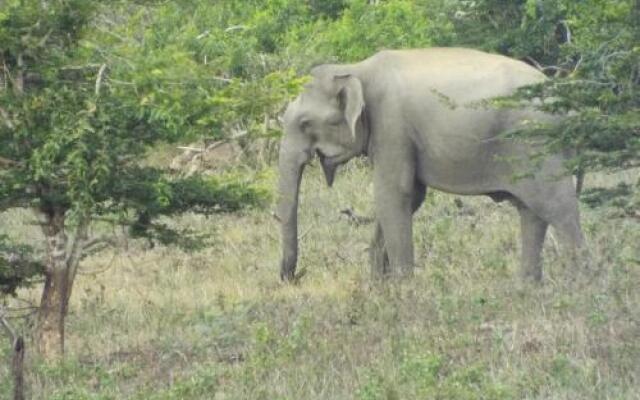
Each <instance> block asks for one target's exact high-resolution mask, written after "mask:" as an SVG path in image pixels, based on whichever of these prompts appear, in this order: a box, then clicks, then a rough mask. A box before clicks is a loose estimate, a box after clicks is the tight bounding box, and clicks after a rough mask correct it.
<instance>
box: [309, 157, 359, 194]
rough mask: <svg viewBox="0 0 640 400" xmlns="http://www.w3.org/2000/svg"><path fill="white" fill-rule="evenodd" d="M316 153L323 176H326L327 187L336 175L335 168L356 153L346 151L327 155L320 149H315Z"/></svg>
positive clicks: (331, 183)
mask: <svg viewBox="0 0 640 400" xmlns="http://www.w3.org/2000/svg"><path fill="white" fill-rule="evenodd" d="M316 154H317V155H318V158H319V159H320V165H322V172H324V177H325V178H326V180H327V185H328V186H329V187H331V186H332V185H333V180H334V178H335V177H336V170H337V169H338V167H339V166H340V165H342V164H344V163H346V162H347V161H349V160H350V159H352V158H353V157H354V156H356V153H354V152H352V151H347V152H345V153H343V154H338V155H336V156H327V155H325V154H324V153H323V152H321V151H320V150H316Z"/></svg>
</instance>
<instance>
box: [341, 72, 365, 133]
mask: <svg viewBox="0 0 640 400" xmlns="http://www.w3.org/2000/svg"><path fill="white" fill-rule="evenodd" d="M334 79H335V80H336V81H337V82H338V85H339V87H340V89H339V91H338V101H339V103H340V107H341V108H342V110H343V112H344V117H345V119H346V120H347V123H348V124H349V129H350V131H351V137H352V139H353V140H355V139H356V126H357V123H358V119H359V118H360V115H361V114H362V111H363V110H364V96H363V94H362V83H360V79H358V78H356V77H355V76H352V75H349V74H348V75H336V76H335V77H334Z"/></svg>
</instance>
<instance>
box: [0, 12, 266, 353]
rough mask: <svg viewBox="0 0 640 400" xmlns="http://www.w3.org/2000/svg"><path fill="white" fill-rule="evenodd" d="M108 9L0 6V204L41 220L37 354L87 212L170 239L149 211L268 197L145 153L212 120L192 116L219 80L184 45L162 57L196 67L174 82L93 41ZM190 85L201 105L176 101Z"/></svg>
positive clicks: (246, 182) (89, 241) (64, 300)
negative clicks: (201, 71) (166, 166)
mask: <svg viewBox="0 0 640 400" xmlns="http://www.w3.org/2000/svg"><path fill="white" fill-rule="evenodd" d="M114 4H115V3H114ZM121 6H122V7H131V6H130V5H128V4H127V3H126V2H124V3H122V4H121ZM138 11H140V12H142V11H143V10H138ZM109 12H111V9H107V8H104V9H101V8H100V7H99V2H93V1H86V0H45V1H42V0H7V1H4V2H3V7H2V11H0V43H2V47H1V48H0V65H1V66H2V67H1V68H2V71H1V72H2V74H1V76H2V81H1V82H0V83H1V84H2V85H1V88H0V160H1V164H0V210H6V209H8V208H14V207H22V208H29V209H33V210H34V211H35V214H36V216H37V218H38V223H39V225H40V226H41V228H42V232H43V237H44V239H45V243H43V246H42V247H44V250H45V251H44V253H45V255H46V256H45V259H44V260H43V262H42V264H43V266H44V268H43V270H42V273H43V275H44V280H45V282H44V287H43V292H42V298H41V302H40V306H39V310H38V315H37V324H36V330H35V334H34V337H35V340H36V346H37V350H38V351H39V353H40V354H41V355H43V356H44V357H47V358H57V357H60V356H61V355H62V354H63V352H64V321H65V316H66V314H67V309H68V302H69V298H70V296H71V293H72V288H73V282H74V279H75V276H76V273H77V270H78V266H79V263H80V261H81V260H82V258H83V256H84V255H86V254H87V252H90V251H91V250H92V248H94V246H95V245H96V244H97V243H98V242H99V241H100V238H92V237H90V226H91V223H92V222H93V221H95V219H96V218H101V219H110V220H113V221H114V222H115V223H118V224H122V225H126V226H129V227H130V231H131V232H132V233H133V234H136V235H144V236H147V237H151V238H153V239H157V240H162V241H166V242H176V241H177V240H179V239H181V238H183V237H184V236H183V235H181V234H180V233H179V232H177V231H176V230H175V228H171V227H170V226H168V225H166V224H162V223H159V222H158V218H159V217H161V216H166V215H175V214H179V213H183V212H186V211H195V212H200V213H217V212H229V211H235V210H238V209H240V208H242V207H245V206H251V205H258V204H261V203H263V202H264V201H265V199H266V198H267V197H268V191H267V190H266V189H265V188H263V187H261V186H260V185H259V184H256V182H255V180H254V179H252V178H251V177H247V176H239V175H234V176H227V177H215V176H202V175H195V176H190V177H187V178H185V177H180V176H172V175H170V174H168V173H167V171H165V170H163V169H161V168H158V167H153V166H150V165H148V163H145V162H144V160H145V158H146V154H147V153H148V151H149V150H150V149H151V148H152V147H153V146H154V145H155V144H157V143H160V142H166V141H168V142H173V141H176V140H180V139H184V138H185V137H195V136H197V135H198V134H199V133H201V132H202V131H204V130H206V129H207V128H208V129H211V124H212V123H213V122H212V121H210V120H206V119H205V120H204V121H202V122H199V119H198V118H200V117H202V116H204V113H205V112H206V111H207V110H210V109H211V107H210V104H208V103H207V102H206V100H207V99H209V98H212V97H214V96H215V92H217V91H218V89H219V88H220V87H219V84H218V83H216V82H214V81H212V80H210V79H209V80H200V79H197V78H200V76H198V75H197V72H198V70H197V68H195V67H194V64H195V61H193V59H191V58H188V57H185V58H184V59H180V58H179V57H184V56H185V55H184V54H183V53H181V54H178V58H177V59H176V58H174V59H170V60H165V62H166V65H169V64H171V65H172V67H173V68H180V66H176V65H175V64H177V63H181V67H182V68H190V67H193V68H192V71H195V72H196V77H195V79H193V77H192V79H191V80H190V81H188V82H179V84H178V85H172V84H169V83H168V82H166V80H163V79H160V78H162V74H163V73H164V72H165V71H164V70H163V68H162V66H159V65H157V64H156V65H150V64H145V63H144V62H143V61H145V60H144V59H143V58H142V57H141V58H139V59H135V58H131V59H129V58H128V57H127V55H126V54H123V53H124V52H130V53H133V52H134V51H136V50H140V49H139V48H132V47H131V43H129V42H130V40H129V39H126V38H122V39H121V40H120V39H118V40H115V41H112V43H110V42H106V43H102V44H101V45H96V43H94V42H92V41H91V40H92V38H97V37H100V35H101V34H104V33H100V32H99V29H98V31H96V30H95V28H96V26H97V27H98V28H100V23H96V22H95V21H96V20H98V21H100V19H98V18H97V16H101V17H102V18H103V20H108V19H109V17H110V15H109ZM138 16H139V14H138ZM122 42H126V43H127V44H129V47H126V46H124V45H122ZM114 43H115V44H114ZM116 44H117V45H116ZM118 46H120V47H118ZM147 61H149V60H147ZM154 61H155V62H158V61H159V59H157V58H156V59H153V58H152V59H151V60H150V62H151V63H152V62H154ZM174 86H176V87H177V88H179V89H180V90H175V91H172V90H171V89H174ZM185 87H186V88H185ZM187 89H188V90H187ZM193 93H200V96H194V95H193ZM188 95H190V96H191V99H190V100H191V103H196V102H197V101H199V103H198V104H197V106H194V107H193V108H192V109H186V111H182V110H184V109H181V107H184V106H185V105H184V104H183V103H181V101H182V100H185V99H186V97H187V96H188ZM183 244H184V241H183ZM11 254H12V253H11V252H6V251H5V252H4V253H3V252H0V266H2V268H3V269H2V270H0V276H2V273H4V271H5V270H7V266H8V265H13V264H15V262H13V264H12V261H11V259H10V258H11ZM21 265H25V263H24V262H23V263H22V264H21ZM12 271H15V268H14V269H12ZM23 272H24V270H21V272H20V273H19V274H16V273H13V276H14V277H16V279H19V280H20V279H23V278H25V277H26V276H28V274H27V275H25V276H20V274H21V273H23ZM5 275H6V276H9V275H10V274H9V273H7V274H5ZM23 275H24V274H23ZM16 284H17V283H16ZM13 287H15V284H12V286H11V288H13Z"/></svg>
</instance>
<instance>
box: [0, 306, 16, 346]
mask: <svg viewBox="0 0 640 400" xmlns="http://www.w3.org/2000/svg"><path fill="white" fill-rule="evenodd" d="M6 315H7V313H6V309H5V308H4V307H3V306H0V324H2V327H3V328H4V329H5V331H7V334H8V335H9V337H10V338H11V343H15V341H16V340H17V338H18V337H17V335H16V331H15V330H14V329H13V327H12V326H11V324H10V323H9V321H7V318H6Z"/></svg>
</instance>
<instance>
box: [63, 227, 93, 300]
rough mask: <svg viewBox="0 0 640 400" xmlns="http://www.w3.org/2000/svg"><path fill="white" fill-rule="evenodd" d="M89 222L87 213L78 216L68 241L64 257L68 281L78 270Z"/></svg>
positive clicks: (71, 279) (72, 279)
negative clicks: (76, 223) (74, 229)
mask: <svg viewBox="0 0 640 400" xmlns="http://www.w3.org/2000/svg"><path fill="white" fill-rule="evenodd" d="M90 222H91V218H90V217H89V216H88V215H83V216H82V217H80V221H79V222H78V226H77V227H76V231H75V233H74V235H73V238H72V239H71V241H70V242H71V244H70V246H69V249H68V250H67V257H66V259H65V265H66V267H67V270H68V275H67V276H68V281H69V282H73V281H74V279H75V276H76V273H77V272H78V264H80V260H81V258H82V253H83V251H84V248H85V246H84V242H85V241H86V240H87V231H88V230H89V223H90ZM68 294H69V295H70V294H71V290H69V291H68Z"/></svg>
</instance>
